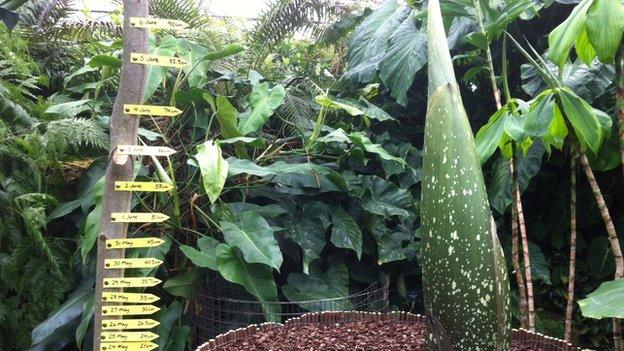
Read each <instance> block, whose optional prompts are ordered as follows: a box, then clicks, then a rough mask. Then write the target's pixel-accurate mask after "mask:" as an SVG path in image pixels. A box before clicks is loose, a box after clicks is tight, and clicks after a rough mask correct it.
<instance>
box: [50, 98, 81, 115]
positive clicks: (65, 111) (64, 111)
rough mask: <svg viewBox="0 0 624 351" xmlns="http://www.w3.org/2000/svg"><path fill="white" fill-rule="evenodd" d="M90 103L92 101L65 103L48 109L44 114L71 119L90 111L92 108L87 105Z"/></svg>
mask: <svg viewBox="0 0 624 351" xmlns="http://www.w3.org/2000/svg"><path fill="white" fill-rule="evenodd" d="M89 102H91V100H90V99H85V100H76V101H69V102H63V103H60V104H56V105H52V106H50V107H48V108H47V109H46V110H45V112H44V113H50V114H55V115H58V116H59V117H61V118H71V117H75V116H77V115H78V114H79V113H81V112H83V111H87V110H89V109H90V107H89V106H88V105H87V104H88V103H89Z"/></svg>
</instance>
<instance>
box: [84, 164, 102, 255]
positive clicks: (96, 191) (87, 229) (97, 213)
mask: <svg viewBox="0 0 624 351" xmlns="http://www.w3.org/2000/svg"><path fill="white" fill-rule="evenodd" d="M104 180H105V179H104V177H103V176H102V178H100V180H98V181H97V183H96V184H95V186H94V187H93V198H94V201H95V208H94V209H93V210H92V211H91V212H89V214H88V215H87V219H86V221H85V226H84V230H83V232H84V234H83V241H82V245H80V257H81V258H82V262H83V263H86V262H87V258H88V257H89V253H90V252H91V250H92V249H93V247H94V246H95V241H96V240H97V237H98V236H99V235H100V221H101V219H102V218H101V217H102V206H103V205H104V200H103V199H104V190H105V182H104Z"/></svg>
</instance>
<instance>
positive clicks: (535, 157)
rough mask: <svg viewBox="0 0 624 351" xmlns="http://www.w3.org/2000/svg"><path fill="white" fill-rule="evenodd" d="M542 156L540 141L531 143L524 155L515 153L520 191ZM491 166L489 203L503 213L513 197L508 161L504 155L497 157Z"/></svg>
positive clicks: (533, 173) (535, 171) (537, 166)
mask: <svg viewBox="0 0 624 351" xmlns="http://www.w3.org/2000/svg"><path fill="white" fill-rule="evenodd" d="M543 156H544V147H543V146H542V145H541V143H535V144H533V146H532V147H531V148H530V149H529V152H528V153H527V154H526V155H524V154H519V155H516V162H517V165H518V183H519V185H520V191H521V192H522V191H524V190H525V189H526V187H527V186H528V185H529V181H530V180H531V179H532V178H533V177H535V176H536V175H537V173H538V172H539V170H540V168H541V166H542V158H543ZM493 168H494V169H493V170H494V175H493V177H492V183H490V186H489V187H488V194H489V198H490V203H491V205H492V207H494V208H495V209H496V210H497V211H498V212H500V213H505V211H506V210H507V208H508V207H509V205H511V202H512V199H513V197H512V189H513V178H512V176H511V171H510V169H509V161H508V160H507V159H506V158H505V157H499V158H498V159H497V160H496V162H495V163H494V167H493Z"/></svg>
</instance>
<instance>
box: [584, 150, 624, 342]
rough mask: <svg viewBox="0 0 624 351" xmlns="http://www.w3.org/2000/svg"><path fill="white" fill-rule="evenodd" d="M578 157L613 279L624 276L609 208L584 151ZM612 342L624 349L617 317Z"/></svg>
mask: <svg viewBox="0 0 624 351" xmlns="http://www.w3.org/2000/svg"><path fill="white" fill-rule="evenodd" d="M580 159H581V165H582V166H583V171H584V172H585V176H586V177H587V181H588V182H589V186H590V187H591V189H592V192H593V193H594V197H595V198H596V204H597V205H598V210H599V211H600V215H601V216H602V220H603V222H604V224H605V228H606V230H607V235H608V238H609V243H610V244H611V251H612V252H613V259H614V260H615V279H621V278H623V277H624V258H623V257H622V248H621V247H620V242H619V240H618V237H617V232H616V231H615V226H614V225H613V220H612V219H611V215H610V214H609V208H608V207H607V203H606V202H605V200H604V197H603V195H602V191H601V190H600V186H599V185H598V181H596V177H595V176H594V171H593V170H592V169H591V167H590V165H589V160H588V159H587V155H586V154H585V152H581V153H580ZM613 344H614V350H615V351H622V350H623V349H624V344H623V343H622V325H621V322H620V320H619V319H617V318H613Z"/></svg>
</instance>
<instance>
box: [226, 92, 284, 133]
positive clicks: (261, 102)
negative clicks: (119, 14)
mask: <svg viewBox="0 0 624 351" xmlns="http://www.w3.org/2000/svg"><path fill="white" fill-rule="evenodd" d="M285 96H286V91H285V90H284V87H283V86H282V85H276V86H274V87H273V88H271V89H269V83H262V84H259V85H257V86H255V87H254V89H253V91H252V92H251V94H250V95H249V104H250V105H251V113H250V114H249V116H247V118H245V119H244V120H242V121H241V123H240V124H239V126H238V130H239V132H240V133H241V134H242V135H247V134H249V133H252V132H255V131H257V130H259V129H260V128H262V126H263V125H264V124H265V123H266V122H267V121H268V120H269V118H270V117H271V116H272V115H273V113H274V112H275V110H276V109H277V108H278V107H280V105H282V104H283V103H284V98H285Z"/></svg>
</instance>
